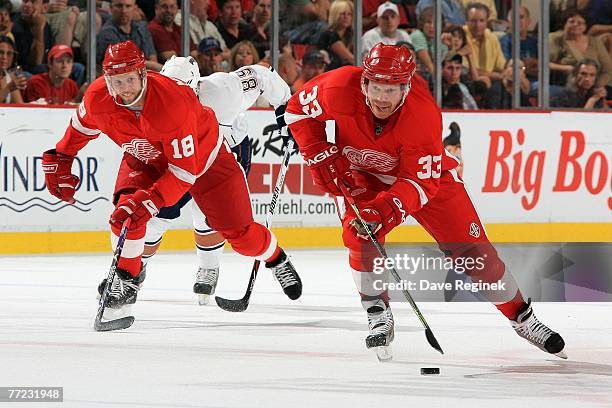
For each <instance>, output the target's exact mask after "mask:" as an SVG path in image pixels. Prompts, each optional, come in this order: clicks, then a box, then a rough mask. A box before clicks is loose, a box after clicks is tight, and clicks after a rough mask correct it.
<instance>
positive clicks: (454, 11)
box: [416, 0, 465, 26]
mask: <svg viewBox="0 0 612 408" xmlns="http://www.w3.org/2000/svg"><path fill="white" fill-rule="evenodd" d="M433 5H434V0H420V1H419V2H418V3H417V5H416V15H417V19H420V18H421V13H422V12H423V10H425V9H426V8H428V7H431V9H432V10H433ZM442 18H444V21H446V22H447V23H448V24H454V25H459V26H462V25H464V24H465V10H464V8H463V4H461V0H442Z"/></svg>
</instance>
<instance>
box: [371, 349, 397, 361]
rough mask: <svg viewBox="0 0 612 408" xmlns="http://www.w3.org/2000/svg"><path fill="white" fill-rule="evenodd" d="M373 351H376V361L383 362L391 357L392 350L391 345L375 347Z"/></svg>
mask: <svg viewBox="0 0 612 408" xmlns="http://www.w3.org/2000/svg"><path fill="white" fill-rule="evenodd" d="M374 351H376V357H378V361H380V362H381V363H385V362H388V361H391V360H392V359H393V351H392V350H391V346H379V347H375V348H374Z"/></svg>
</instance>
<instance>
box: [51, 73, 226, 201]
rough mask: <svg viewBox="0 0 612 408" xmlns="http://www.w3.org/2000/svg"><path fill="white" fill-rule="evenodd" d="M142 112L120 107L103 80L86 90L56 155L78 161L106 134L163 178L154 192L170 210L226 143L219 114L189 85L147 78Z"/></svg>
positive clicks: (160, 77)
mask: <svg viewBox="0 0 612 408" xmlns="http://www.w3.org/2000/svg"><path fill="white" fill-rule="evenodd" d="M144 98H145V100H144V106H143V107H142V109H130V108H127V107H122V106H119V105H117V104H116V103H115V101H114V100H113V98H112V97H111V96H110V95H109V93H108V90H107V88H106V83H105V81H104V78H103V77H100V78H98V79H96V80H95V81H94V82H93V83H92V84H91V86H90V87H89V88H88V89H87V92H86V93H85V96H84V98H83V102H81V104H80V105H79V107H78V109H77V110H76V111H75V112H74V114H73V115H72V118H71V120H70V126H68V129H66V133H65V134H64V137H63V138H62V140H60V141H59V142H58V143H57V146H56V150H57V152H58V153H63V154H67V155H71V156H75V155H76V154H77V153H78V151H79V150H81V149H82V148H83V147H84V146H85V145H86V144H87V143H89V142H90V141H91V140H93V139H96V138H97V137H98V136H99V135H100V134H101V133H104V134H106V135H107V136H108V137H109V138H110V139H111V140H112V141H113V142H115V143H116V144H117V145H118V146H119V147H121V149H122V150H123V151H124V152H126V153H129V154H130V155H132V156H134V157H135V158H137V159H138V160H140V161H142V162H144V163H147V164H150V165H153V166H154V167H155V168H156V169H157V170H158V171H159V172H160V173H161V174H162V176H161V177H160V178H159V179H158V181H157V182H156V183H155V186H154V188H156V189H157V191H158V192H159V194H160V195H161V196H162V197H163V199H164V203H165V205H172V204H174V203H175V202H177V201H178V200H179V198H180V197H182V196H183V194H185V193H186V192H187V191H188V190H189V189H190V188H191V186H192V185H193V184H194V183H195V181H196V179H197V178H198V177H199V176H200V175H202V174H203V173H204V172H205V171H206V170H207V169H208V168H209V167H210V166H211V165H212V163H213V162H214V160H215V158H216V157H217V154H218V152H219V149H220V148H222V149H226V147H222V146H221V145H222V143H223V138H222V137H221V136H220V135H219V128H218V123H217V119H216V118H215V114H214V112H213V111H212V110H211V109H210V108H208V107H204V106H202V105H201V104H200V102H199V101H198V98H197V97H196V95H195V93H194V92H193V91H192V90H191V88H190V87H189V86H187V85H185V84H179V83H178V82H176V81H174V80H173V79H170V78H167V77H165V76H162V75H160V74H157V73H147V91H146V94H145V96H144Z"/></svg>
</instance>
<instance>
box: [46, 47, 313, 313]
mask: <svg viewBox="0 0 612 408" xmlns="http://www.w3.org/2000/svg"><path fill="white" fill-rule="evenodd" d="M102 69H103V71H104V77H103V78H98V79H97V80H96V81H94V82H93V83H92V84H91V85H90V87H89V88H88V90H87V92H86V93H85V96H84V98H83V102H82V103H81V104H80V105H79V108H78V109H77V110H76V111H75V113H74V114H73V116H72V119H71V121H70V125H69V126H68V129H67V130H66V133H65V134H64V137H63V138H62V139H61V140H60V141H59V142H58V143H57V145H56V148H55V149H52V150H49V151H47V152H45V153H44V155H43V168H44V171H45V180H46V183H47V188H48V189H49V191H50V192H51V194H53V195H54V196H56V197H58V198H60V199H62V200H64V201H67V202H74V199H73V196H74V192H75V187H76V185H77V184H78V178H77V177H76V176H74V175H72V174H71V165H72V161H73V159H74V157H75V156H76V154H77V153H78V152H79V150H80V149H82V148H83V147H84V146H85V145H86V144H87V143H88V142H90V141H91V140H93V139H95V138H97V137H98V135H99V134H100V133H105V134H106V135H107V136H108V137H109V138H110V139H111V140H113V141H114V142H115V143H116V144H117V145H118V146H120V147H121V149H122V150H123V151H124V158H123V162H122V164H121V167H120V170H119V174H118V176H117V181H116V185H115V192H114V201H113V202H114V203H115V209H114V211H113V213H112V214H111V216H110V224H111V231H112V234H111V241H112V242H113V246H114V245H115V244H116V242H117V240H118V235H119V231H120V229H121V226H122V224H123V223H124V221H125V220H126V219H128V218H129V219H131V224H130V229H129V232H128V235H127V239H126V241H125V245H124V247H123V253H122V257H121V259H120V260H119V262H118V265H117V267H118V269H117V274H116V275H115V279H114V280H113V282H112V285H111V292H110V296H109V303H108V307H107V310H108V311H109V314H108V315H107V316H105V318H106V319H109V318H114V317H116V315H117V313H115V314H113V313H112V312H113V311H117V310H119V311H120V312H121V313H120V314H125V313H127V312H128V310H127V309H129V307H126V306H129V305H130V304H132V303H134V302H135V300H136V294H137V292H138V288H139V285H138V283H139V281H140V280H139V273H140V270H141V255H142V252H143V247H144V237H145V232H146V225H147V221H149V219H151V217H153V216H155V215H156V214H157V213H158V212H159V209H160V208H162V207H165V206H171V205H173V204H174V203H176V202H177V201H178V200H179V199H180V198H181V197H182V196H183V195H184V194H185V193H186V192H189V193H190V194H191V196H192V197H193V199H194V201H195V202H196V203H197V205H198V207H199V208H200V209H201V210H202V212H203V213H204V214H205V215H206V217H207V219H208V222H209V224H210V225H211V226H212V227H214V228H215V229H216V230H217V231H219V232H220V233H221V234H222V235H223V236H224V237H225V238H226V239H227V240H228V242H229V243H230V244H231V245H232V247H233V249H234V250H235V251H236V252H238V253H240V254H242V255H245V256H250V257H255V258H257V259H260V260H262V261H265V262H266V266H267V267H269V268H271V269H272V272H273V273H274V274H275V276H276V277H277V278H278V280H279V282H280V284H281V286H282V288H283V290H284V292H285V293H286V294H287V296H289V297H290V298H291V299H297V298H298V297H299V296H300V295H301V290H302V286H301V281H300V278H299V276H298V275H297V273H296V272H295V269H294V267H293V265H292V264H291V262H290V261H289V259H288V257H287V256H286V254H285V253H284V251H283V250H282V249H281V248H280V247H279V246H278V244H277V241H276V238H275V237H274V235H273V234H272V232H271V231H270V230H268V229H267V228H266V227H264V226H263V225H261V224H258V223H255V222H254V221H253V216H252V212H251V205H250V199H249V193H248V188H247V185H246V180H245V178H244V173H243V172H242V170H241V169H240V167H239V165H238V163H237V162H236V160H235V159H234V157H233V156H232V153H231V152H230V149H229V147H228V146H227V144H226V143H225V142H224V139H223V136H222V135H220V134H219V127H218V122H217V120H216V118H215V115H214V113H213V111H212V110H211V109H209V108H207V107H203V106H202V105H201V104H200V102H199V101H198V98H197V97H196V95H195V94H194V92H193V91H192V90H191V88H190V87H189V86H188V85H186V84H184V83H182V82H180V81H179V82H177V81H175V80H173V79H171V78H168V77H165V76H162V75H159V74H157V73H149V72H146V69H145V59H144V55H143V54H142V51H140V50H139V49H138V47H136V46H135V45H134V44H133V43H132V42H131V41H127V42H123V43H118V44H114V45H111V46H109V47H108V49H107V50H106V53H105V58H104V61H103V63H102Z"/></svg>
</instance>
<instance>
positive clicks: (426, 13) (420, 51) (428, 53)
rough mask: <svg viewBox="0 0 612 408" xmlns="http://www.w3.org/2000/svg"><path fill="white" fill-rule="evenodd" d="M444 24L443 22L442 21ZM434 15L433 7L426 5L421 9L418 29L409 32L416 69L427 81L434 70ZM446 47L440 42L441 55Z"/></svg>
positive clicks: (446, 49) (445, 50) (444, 53)
mask: <svg viewBox="0 0 612 408" xmlns="http://www.w3.org/2000/svg"><path fill="white" fill-rule="evenodd" d="M442 25H444V22H442ZM434 33H435V31H434V15H433V8H432V7H427V8H425V9H423V10H422V11H421V14H420V17H419V24H418V29H416V30H414V31H413V32H412V33H411V34H410V39H411V40H412V45H413V46H414V50H415V52H416V57H417V69H418V71H419V72H420V74H421V76H423V78H425V79H426V80H427V81H429V80H430V79H431V76H432V75H433V72H434V65H433V54H434V41H433V40H434ZM447 52H448V48H447V47H446V45H444V44H442V57H443V58H444V56H445V55H446V53H447Z"/></svg>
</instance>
